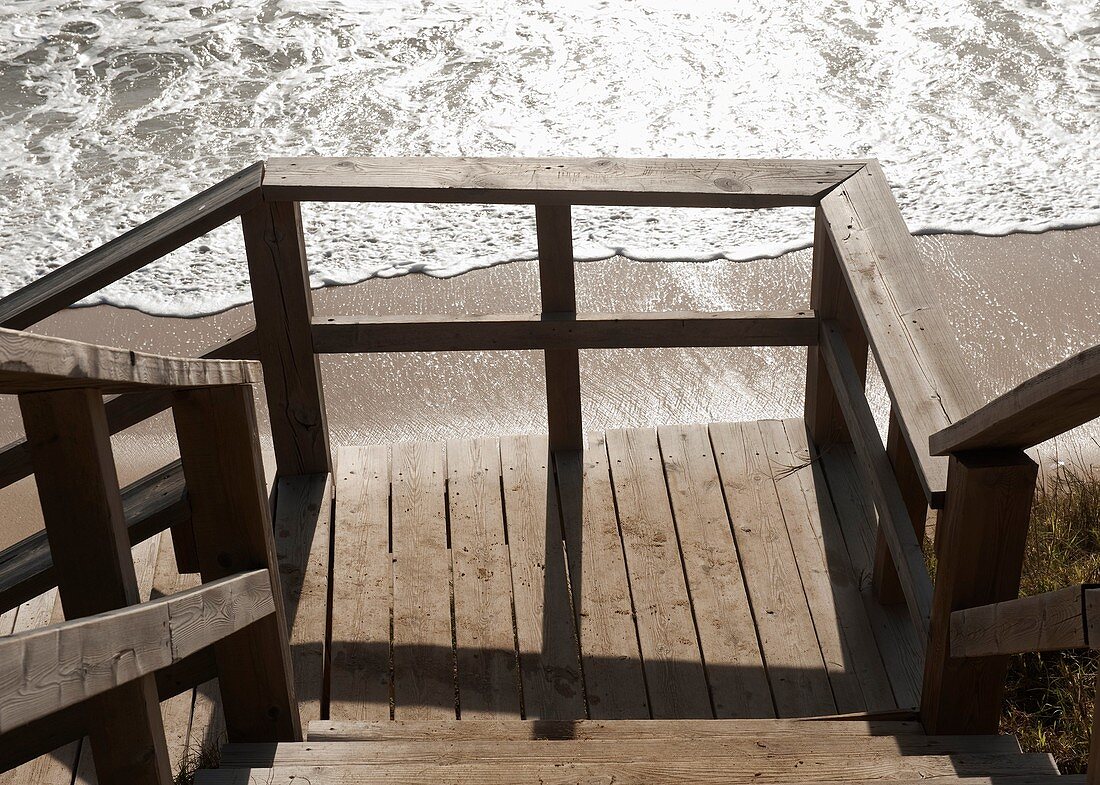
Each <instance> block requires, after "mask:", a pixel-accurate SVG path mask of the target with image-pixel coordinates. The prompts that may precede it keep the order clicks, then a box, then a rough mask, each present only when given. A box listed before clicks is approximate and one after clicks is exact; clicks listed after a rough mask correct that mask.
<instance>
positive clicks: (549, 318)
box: [313, 310, 817, 354]
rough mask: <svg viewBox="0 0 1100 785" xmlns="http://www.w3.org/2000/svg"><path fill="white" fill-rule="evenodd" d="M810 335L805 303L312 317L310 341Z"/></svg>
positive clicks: (563, 341) (555, 346) (472, 345)
mask: <svg viewBox="0 0 1100 785" xmlns="http://www.w3.org/2000/svg"><path fill="white" fill-rule="evenodd" d="M815 343H817V323H816V321H815V318H814V313H813V311H810V310H802V311H711V312H704V311H665V312H656V313H650V312H622V313H579V314H562V313H551V312H547V313H543V314H524V313H512V314H510V313H500V314H467V315H464V316H454V315H445V314H424V315H412V316H345V317H338V316H323V317H316V318H314V319H313V344H314V348H315V350H316V351H317V352H318V353H321V354H344V353H354V352H440V351H483V350H484V351H494V350H500V349H547V350H551V351H558V350H563V351H564V350H572V349H619V348H627V349H631V348H651V347H669V346H672V347H675V346H808V345H812V344H815Z"/></svg>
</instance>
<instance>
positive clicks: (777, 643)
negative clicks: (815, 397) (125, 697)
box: [710, 423, 836, 717]
mask: <svg viewBox="0 0 1100 785" xmlns="http://www.w3.org/2000/svg"><path fill="white" fill-rule="evenodd" d="M710 438H711V443H712V445H713V449H714V452H715V459H716V463H717V465H718V472H719V476H720V477H721V480H722V490H723V492H724V494H725V497H726V507H727V509H728V510H729V513H730V520H731V521H732V523H733V533H734V537H735V539H736V542H737V549H738V552H739V553H740V555H741V565H742V570H743V571H744V575H745V586H746V588H747V589H748V594H749V600H750V602H751V603H752V609H753V615H754V616H755V618H756V625H757V629H758V631H759V635H760V646H761V649H762V650H763V654H764V663H765V665H766V666H767V669H768V681H769V683H770V684H771V688H772V696H773V698H774V700H775V706H776V712H777V714H778V715H779V716H780V717H794V716H811V715H821V714H833V713H835V712H836V703H835V702H834V700H833V695H832V690H831V688H830V686H829V676H828V673H827V671H826V669H825V662H824V660H823V659H822V655H821V649H820V647H819V646H818V643H817V636H816V633H815V631H814V626H813V618H812V616H811V615H810V608H809V605H808V603H807V600H806V595H805V592H804V591H803V589H802V584H801V579H800V577H799V574H798V565H797V562H796V561H795V555H794V551H793V550H792V548H791V541H790V537H789V535H788V534H787V529H786V525H785V523H784V521H783V511H782V509H781V507H780V505H779V497H778V496H777V495H776V490H775V484H774V483H773V482H772V477H773V476H774V474H775V472H776V467H772V466H771V465H770V463H769V460H768V455H767V452H766V450H765V448H764V443H763V440H762V438H761V435H760V429H759V428H758V427H757V426H756V424H755V423H741V424H730V423H715V424H712V425H711V426H710Z"/></svg>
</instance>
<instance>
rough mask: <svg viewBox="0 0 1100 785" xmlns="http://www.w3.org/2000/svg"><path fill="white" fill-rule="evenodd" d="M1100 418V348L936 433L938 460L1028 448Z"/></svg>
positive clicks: (932, 440)
mask: <svg viewBox="0 0 1100 785" xmlns="http://www.w3.org/2000/svg"><path fill="white" fill-rule="evenodd" d="M1096 417H1100V346H1093V347H1092V348H1091V349H1086V350H1085V351H1083V352H1081V353H1079V354H1075V355H1074V356H1073V357H1070V358H1069V359H1068V360H1064V361H1063V362H1060V363H1058V364H1057V365H1055V366H1054V367H1053V368H1048V369H1047V370H1045V371H1043V372H1042V373H1040V374H1038V375H1037V376H1033V377H1032V378H1030V379H1028V380H1027V381H1026V382H1024V383H1023V384H1020V385H1017V386H1016V387H1014V388H1012V389H1011V390H1009V391H1008V392H1006V393H1005V394H1004V395H1001V396H999V397H997V398H995V399H993V400H992V401H990V402H989V403H987V404H986V405H985V406H983V407H982V408H980V409H978V410H977V411H976V412H974V413H973V414H969V415H967V416H966V417H964V418H962V419H961V420H959V421H958V422H956V423H954V424H953V425H951V426H949V427H947V428H945V429H944V430H942V431H940V432H939V433H935V434H933V435H932V436H931V438H930V439H929V441H928V444H929V448H930V449H931V451H932V454H933V455H946V454H948V453H952V452H959V451H960V450H988V449H1008V448H1018V449H1021V450H1022V449H1025V448H1027V447H1032V446H1034V445H1036V444H1038V443H1039V442H1043V441H1046V440H1047V439H1053V438H1054V437H1055V436H1058V435H1060V434H1062V433H1065V432H1066V431H1068V430H1070V429H1071V428H1076V427H1077V426H1078V425H1082V424H1084V423H1086V422H1088V421H1089V420H1092V419H1094V418H1096Z"/></svg>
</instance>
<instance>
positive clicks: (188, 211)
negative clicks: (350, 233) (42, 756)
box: [0, 163, 263, 330]
mask: <svg viewBox="0 0 1100 785" xmlns="http://www.w3.org/2000/svg"><path fill="white" fill-rule="evenodd" d="M262 177H263V164H262V163H255V164H253V165H252V166H250V167H248V168H247V169H243V170H241V171H240V172H238V173H237V174H235V175H233V176H232V177H229V178H227V179H225V180H223V181H222V182H220V183H218V184H217V185H215V186H214V187H212V188H208V189H207V190H205V191H203V192H202V193H200V194H198V195H196V196H193V197H192V198H190V199H188V200H187V201H185V202H181V203H180V204H178V205H176V206H175V207H173V208H171V209H170V210H168V211H166V212H164V213H161V214H160V215H158V216H157V217H156V218H153V219H152V220H150V221H147V222H145V223H143V224H142V225H141V226H138V227H137V228H135V229H132V230H131V231H129V232H127V233H126V234H123V235H121V236H119V237H117V238H115V239H114V240H111V241H110V242H108V243H107V244H105V245H102V246H100V247H99V248H96V249H95V250H94V251H90V252H89V253H86V254H85V255H84V256H81V257H80V258H79V259H77V260H76V261H73V262H70V263H69V264H66V265H65V266H63V267H60V268H58V269H56V270H53V271H52V272H50V273H48V274H47V275H44V276H43V277H41V278H39V279H38V280H36V281H34V282H33V283H31V284H29V285H27V286H24V287H23V288H21V289H19V290H17V291H15V292H12V293H11V294H9V295H8V296H7V297H5V298H4V299H3V300H0V327H7V328H11V329H16V330H21V329H24V328H26V327H30V326H31V325H32V324H34V323H35V322H39V321H42V320H43V319H45V318H46V317H47V316H49V315H51V314H53V313H56V312H57V311H60V310H61V309H62V308H65V307H67V306H69V305H72V304H73V303H75V302H77V301H78V300H80V299H82V298H84V297H87V296H88V295H89V294H92V293H94V292H97V291H99V290H100V289H102V288H103V287H104V286H106V285H107V284H109V283H113V282H114V281H117V280H118V279H120V278H122V277H123V276H125V275H128V274H130V273H132V272H133V271H134V270H137V269H139V268H141V267H144V266H145V265H146V264H148V263H149V262H151V261H153V260H155V259H159V258H160V257H162V256H164V255H165V254H167V253H169V252H170V251H174V250H175V249H177V248H179V247H180V246H182V245H184V244H185V243H188V242H190V241H191V240H194V239H195V238H196V237H201V236H202V235H204V234H206V233H207V232H209V231H210V230H211V229H215V228H217V227H218V226H221V225H222V224H223V223H225V222H226V221H229V220H232V219H233V218H236V217H237V216H238V215H240V214H241V212H243V211H244V210H247V209H248V208H249V207H250V206H252V205H253V204H255V203H257V202H258V201H259V200H260V181H261V178H262Z"/></svg>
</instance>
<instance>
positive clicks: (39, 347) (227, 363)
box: [0, 329, 261, 393]
mask: <svg viewBox="0 0 1100 785" xmlns="http://www.w3.org/2000/svg"><path fill="white" fill-rule="evenodd" d="M260 380H261V376H260V367H259V365H258V364H257V363H253V362H249V361H246V360H191V359H184V358H179V357H161V356H159V355H155V354H145V353H144V352H134V351H129V350H127V349H115V348H112V347H107V346H96V345H95V344H90V343H81V342H80V341H70V340H68V339H65V338H51V337H47V336H44V335H35V334H33V333H25V332H18V331H16V330H4V329H0V392H4V393H21V392H38V391H43V390H57V389H64V388H73V387H95V388H96V389H98V390H101V391H105V392H123V391H127V390H140V389H142V388H148V387H207V386H210V385H212V384H250V383H252V382H258V381H260Z"/></svg>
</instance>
